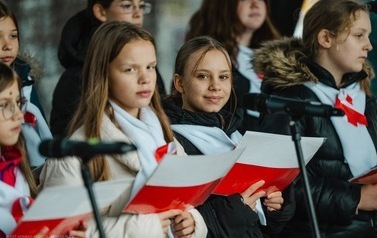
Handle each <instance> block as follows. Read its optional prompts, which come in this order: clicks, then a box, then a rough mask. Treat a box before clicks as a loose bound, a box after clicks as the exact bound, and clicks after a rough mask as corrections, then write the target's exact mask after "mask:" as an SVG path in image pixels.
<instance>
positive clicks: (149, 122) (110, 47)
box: [41, 21, 207, 238]
mask: <svg viewBox="0 0 377 238" xmlns="http://www.w3.org/2000/svg"><path fill="white" fill-rule="evenodd" d="M156 65H157V59H156V47H155V43H154V39H153V38H152V36H151V35H150V34H149V33H148V32H147V31H145V30H143V29H142V28H140V27H137V26H135V25H134V24H131V23H128V22H122V21H110V22H106V23H103V24H102V25H101V26H100V27H99V28H98V29H97V31H96V32H95V33H94V35H93V37H92V39H91V41H90V43H89V46H88V53H87V55H86V58H85V64H84V68H83V87H84V89H85V90H83V91H82V94H81V98H80V102H79V107H78V110H77V111H76V113H75V115H74V117H73V120H72V124H71V128H70V135H71V138H72V139H75V140H87V139H88V138H93V137H95V138H98V139H100V140H104V141H124V142H127V143H131V142H132V143H133V144H135V145H136V147H137V148H138V150H137V151H132V152H129V153H126V154H122V155H112V156H110V155H107V156H98V157H96V158H94V159H92V160H90V161H89V162H88V166H89V168H90V172H91V175H92V178H93V180H94V181H104V180H114V179H121V178H135V182H134V185H133V189H132V190H133V191H132V193H134V192H136V191H138V189H140V188H141V186H142V185H144V184H145V182H146V180H147V179H148V178H149V177H150V176H151V174H152V173H153V171H154V170H155V168H156V167H157V161H156V157H155V153H156V151H157V149H158V148H161V147H163V146H166V145H167V144H168V143H172V142H174V141H175V139H174V137H173V132H172V131H171V128H170V123H169V120H168V118H167V116H166V115H165V113H164V111H163V110H162V106H161V103H160V95H159V93H158V91H157V90H156V83H157V75H156ZM176 146H177V154H178V155H182V154H184V151H183V148H182V147H181V146H180V144H179V143H176ZM81 183H82V178H81V172H80V159H79V158H77V157H68V158H64V159H59V160H58V159H48V160H47V161H46V163H45V165H44V167H43V170H42V173H41V184H42V185H43V186H57V185H62V184H67V185H75V184H81ZM129 196H130V194H129V193H128V194H124V196H123V199H119V200H118V201H117V202H116V203H114V204H113V205H112V206H111V208H110V209H109V211H108V212H107V213H106V214H103V216H104V219H103V226H104V230H105V233H106V234H107V236H108V237H156V238H158V237H166V236H169V237H173V234H174V236H175V237H192V238H194V237H205V236H206V234H207V228H206V226H205V223H204V221H203V218H202V216H201V215H200V214H199V212H198V211H197V210H196V209H189V210H187V211H180V210H167V211H165V212H161V213H154V214H127V213H122V211H123V208H124V206H125V203H126V201H127V199H128V197H129ZM150 199H159V194H155V196H154V197H151V198H150ZM92 228H95V226H89V228H88V234H90V237H92V235H94V234H96V231H95V230H94V229H92Z"/></svg>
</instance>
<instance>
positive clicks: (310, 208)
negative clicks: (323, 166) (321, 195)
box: [289, 115, 321, 238]
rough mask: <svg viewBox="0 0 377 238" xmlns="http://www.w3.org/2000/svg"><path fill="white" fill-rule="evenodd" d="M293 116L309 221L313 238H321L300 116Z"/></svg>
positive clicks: (292, 132)
mask: <svg viewBox="0 0 377 238" xmlns="http://www.w3.org/2000/svg"><path fill="white" fill-rule="evenodd" d="M290 116H291V121H290V122H289V127H290V129H291V135H292V140H293V142H294V144H295V148H296V154H297V160H298V164H299V167H300V172H301V175H302V179H303V180H304V197H305V200H306V205H307V209H308V212H309V219H310V222H311V224H312V233H313V235H314V236H313V237H316V238H320V237H321V236H320V233H319V228H318V222H317V216H316V213H315V210H314V205H313V198H312V195H311V193H310V186H309V179H308V175H307V173H306V167H305V161H304V156H303V153H302V147H301V135H300V132H299V131H298V127H297V124H296V122H297V121H298V119H299V117H298V116H292V115H290Z"/></svg>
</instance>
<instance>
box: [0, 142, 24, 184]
mask: <svg viewBox="0 0 377 238" xmlns="http://www.w3.org/2000/svg"><path fill="white" fill-rule="evenodd" d="M1 150H2V151H1V152H2V156H1V159H0V180H1V181H3V182H4V183H6V184H9V185H10V186H12V187H14V185H15V183H16V176H15V174H14V169H15V168H16V166H18V165H19V164H20V162H21V159H22V154H21V151H20V150H19V149H18V148H17V146H6V147H2V148H1Z"/></svg>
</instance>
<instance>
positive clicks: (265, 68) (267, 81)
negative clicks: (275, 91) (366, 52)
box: [252, 37, 374, 89]
mask: <svg viewBox="0 0 377 238" xmlns="http://www.w3.org/2000/svg"><path fill="white" fill-rule="evenodd" d="M252 63H253V67H254V70H255V72H256V73H257V74H261V75H263V84H264V85H265V86H266V87H268V88H271V87H272V88H280V89H283V88H287V87H291V86H295V85H301V84H303V83H304V82H308V81H311V82H315V83H316V82H318V80H321V79H325V80H326V81H327V82H325V83H326V84H328V85H329V86H333V87H336V84H335V80H334V78H333V76H332V75H331V74H330V72H328V71H327V70H326V69H324V68H322V67H321V66H319V65H318V64H316V63H314V62H312V61H311V60H309V59H308V57H307V56H306V54H305V53H304V51H303V43H302V40H301V39H298V38H286V37H284V38H282V39H279V40H273V41H268V42H265V43H264V44H263V46H262V47H261V48H259V49H256V50H255V54H254V58H253V61H252ZM373 76H374V72H373V70H372V67H371V65H370V63H369V62H367V61H366V62H365V63H364V66H363V70H362V71H360V72H358V73H349V74H345V75H344V76H343V82H345V83H344V84H347V85H349V84H350V83H352V82H354V81H359V80H360V81H362V80H368V81H370V79H371V78H373ZM321 81H322V80H321ZM343 86H345V85H343Z"/></svg>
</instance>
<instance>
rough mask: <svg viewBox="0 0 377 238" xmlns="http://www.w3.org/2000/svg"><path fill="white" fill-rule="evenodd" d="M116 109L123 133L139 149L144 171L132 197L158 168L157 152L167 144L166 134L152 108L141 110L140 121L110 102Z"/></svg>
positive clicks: (136, 183) (137, 177)
mask: <svg viewBox="0 0 377 238" xmlns="http://www.w3.org/2000/svg"><path fill="white" fill-rule="evenodd" d="M110 103H111V106H112V107H113V108H114V115H115V119H116V121H117V122H118V123H119V126H120V127H121V129H122V131H123V132H124V133H125V134H126V135H127V136H129V137H130V139H131V140H132V142H133V144H134V145H135V146H136V147H137V151H138V155H139V159H140V162H141V166H142V169H141V171H139V172H138V174H137V176H136V179H135V183H134V187H133V189H132V193H131V197H133V196H134V195H135V194H136V192H137V191H139V189H140V188H141V187H142V186H143V185H144V184H145V182H146V181H147V179H148V178H149V177H150V176H151V174H152V173H153V171H154V170H155V168H156V167H157V161H156V158H155V152H156V150H157V148H159V147H161V146H163V145H165V144H166V141H165V139H164V133H163V131H162V127H161V124H160V121H159V120H158V117H157V115H156V114H155V113H154V111H153V110H152V109H151V108H150V107H144V108H141V109H140V119H137V118H135V117H133V116H131V115H130V114H129V113H127V112H126V111H125V110H123V109H122V108H121V107H119V106H118V105H117V104H116V103H115V102H113V101H110Z"/></svg>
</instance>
